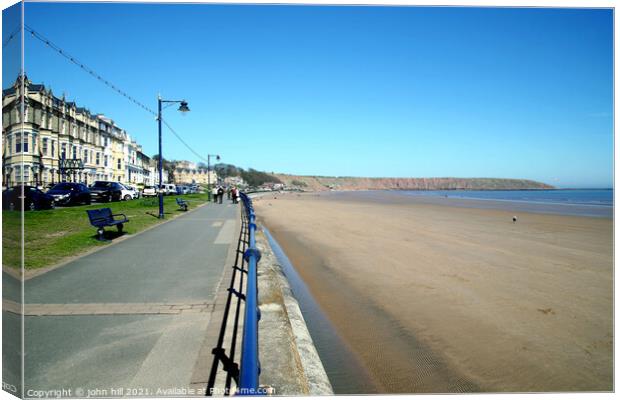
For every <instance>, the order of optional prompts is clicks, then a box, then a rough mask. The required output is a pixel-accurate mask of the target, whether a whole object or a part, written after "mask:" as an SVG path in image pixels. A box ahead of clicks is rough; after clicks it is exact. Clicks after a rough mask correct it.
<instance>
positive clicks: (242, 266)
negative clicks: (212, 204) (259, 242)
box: [206, 193, 264, 396]
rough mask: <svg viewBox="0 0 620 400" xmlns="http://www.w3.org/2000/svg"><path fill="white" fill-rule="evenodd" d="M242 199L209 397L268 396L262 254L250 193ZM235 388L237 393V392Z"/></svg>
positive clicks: (209, 385)
mask: <svg viewBox="0 0 620 400" xmlns="http://www.w3.org/2000/svg"><path fill="white" fill-rule="evenodd" d="M240 197H241V200H242V204H243V209H242V210H241V231H240V233H239V241H238V244H237V251H236V257H235V263H234V265H233V266H232V275H231V279H230V285H229V287H228V295H227V298H226V305H225V307H224V310H223V318H222V324H221V327H220V331H219V335H218V341H217V345H216V347H214V348H213V350H212V353H213V355H214V357H213V363H212V366H211V372H210V373H209V380H208V384H207V393H206V394H207V395H208V396H210V395H218V394H220V395H224V396H227V395H229V394H233V393H235V392H236V394H239V395H261V394H264V393H263V392H262V391H261V390H260V389H259V380H258V377H259V374H260V362H259V359H258V321H259V319H260V311H259V308H258V285H257V265H258V261H259V259H260V252H259V251H258V249H257V248H256V236H255V235H256V215H255V214H254V208H253V206H252V200H251V199H250V198H249V197H248V196H247V194H245V193H241V194H240ZM242 310H243V311H242ZM242 314H243V316H242ZM239 330H241V332H239ZM238 333H240V335H239V334H238ZM239 336H241V337H242V343H241V352H240V358H241V359H240V362H239V363H237V361H236V358H237V352H238V350H237V348H238V346H237V345H238V340H239ZM220 372H221V373H224V374H225V376H224V378H222V380H218V376H219V373H220ZM218 382H219V383H218ZM233 382H234V383H233ZM235 387H236V390H234V389H235Z"/></svg>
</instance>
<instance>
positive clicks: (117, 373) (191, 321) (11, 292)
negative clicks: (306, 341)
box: [3, 203, 239, 397]
mask: <svg viewBox="0 0 620 400" xmlns="http://www.w3.org/2000/svg"><path fill="white" fill-rule="evenodd" d="M238 220H239V210H238V206H236V205H229V204H221V205H220V204H213V203H211V204H207V205H206V206H203V207H201V208H198V209H196V210H194V211H191V212H189V213H187V214H186V215H183V216H181V217H179V218H176V219H174V220H171V221H169V222H166V223H164V224H162V225H159V226H157V227H155V228H153V229H150V230H148V231H146V232H143V233H141V234H137V235H135V236H134V237H130V238H127V239H126V240H123V241H121V242H119V243H117V244H114V245H112V246H109V247H106V248H104V249H102V250H101V251H98V252H96V253H93V254H90V255H87V256H85V257H82V258H79V259H77V260H75V261H73V262H71V263H69V264H67V265H65V266H63V267H60V268H58V269H55V270H52V271H50V272H48V273H45V274H43V275H39V276H36V277H34V278H31V279H29V280H27V281H26V283H25V304H26V306H25V315H26V317H25V328H24V331H25V334H24V337H25V348H26V354H25V361H24V363H25V364H24V365H25V371H26V374H25V387H26V390H42V391H48V390H60V389H65V390H66V389H71V390H72V395H74V394H76V393H75V391H76V390H77V392H78V393H77V394H78V395H79V394H80V392H81V393H82V394H83V395H84V396H86V395H88V394H89V393H90V394H91V395H97V396H100V397H106V396H113V395H114V396H119V395H125V396H126V395H134V396H135V395H150V396H153V395H163V394H171V393H173V392H170V391H175V390H179V389H183V388H188V387H189V385H190V383H191V382H190V380H191V376H192V374H193V372H194V368H195V365H196V362H197V356H198V353H199V351H200V349H201V347H202V346H203V345H205V344H204V341H205V331H206V329H207V326H208V324H209V323H210V319H211V311H212V310H213V303H214V300H215V295H216V291H217V288H218V284H219V282H220V280H221V278H222V275H223V272H224V268H225V267H230V265H227V257H228V256H229V249H230V248H231V244H235V245H236V239H237V237H238V234H239V225H238ZM129 223H131V222H129ZM3 278H4V279H3V281H4V282H5V283H4V285H3V287H4V290H5V294H4V298H5V301H4V306H3V318H5V320H13V319H16V317H17V316H16V315H15V314H14V313H12V312H11V309H10V308H11V302H10V301H7V300H11V299H13V300H15V298H16V297H17V296H16V295H15V288H16V287H18V285H15V284H14V282H12V281H11V280H13V278H11V277H9V276H8V275H7V274H4V276H3ZM13 281H14V280H13ZM13 306H16V304H13ZM13 311H15V310H13ZM214 323H217V324H219V323H220V321H214ZM7 339H8V340H9V341H12V342H13V343H14V344H17V345H18V343H16V342H15V340H14V339H13V340H11V338H6V337H5V341H6V340H7ZM5 375H6V376H9V375H10V374H5ZM158 389H159V390H160V392H157V390H158ZM119 390H120V392H119ZM162 390H167V391H168V392H162ZM26 395H28V394H27V393H26Z"/></svg>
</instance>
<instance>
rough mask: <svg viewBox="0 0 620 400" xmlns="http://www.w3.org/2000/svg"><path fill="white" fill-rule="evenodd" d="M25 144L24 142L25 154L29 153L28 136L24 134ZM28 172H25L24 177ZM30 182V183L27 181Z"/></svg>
mask: <svg viewBox="0 0 620 400" xmlns="http://www.w3.org/2000/svg"><path fill="white" fill-rule="evenodd" d="M23 139H24V140H23V142H22V150H23V151H24V153H28V135H27V134H24V138H23ZM25 172H26V170H24V175H25ZM26 182H28V181H26Z"/></svg>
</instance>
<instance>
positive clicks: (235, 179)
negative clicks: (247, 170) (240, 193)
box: [224, 176, 247, 186]
mask: <svg viewBox="0 0 620 400" xmlns="http://www.w3.org/2000/svg"><path fill="white" fill-rule="evenodd" d="M224 183H225V184H226V185H229V186H247V185H246V183H245V181H244V180H243V178H241V177H240V176H228V177H226V178H224Z"/></svg>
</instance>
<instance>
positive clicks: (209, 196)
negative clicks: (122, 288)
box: [207, 154, 220, 199]
mask: <svg viewBox="0 0 620 400" xmlns="http://www.w3.org/2000/svg"><path fill="white" fill-rule="evenodd" d="M211 157H215V161H220V156H219V155H218V154H207V190H208V193H207V198H208V199H211Z"/></svg>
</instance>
